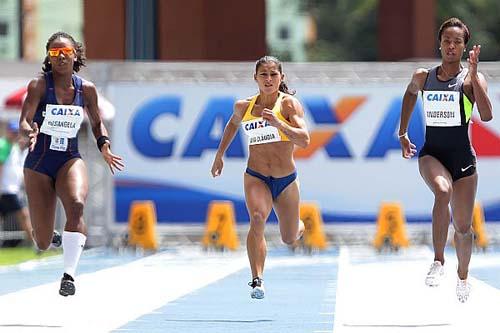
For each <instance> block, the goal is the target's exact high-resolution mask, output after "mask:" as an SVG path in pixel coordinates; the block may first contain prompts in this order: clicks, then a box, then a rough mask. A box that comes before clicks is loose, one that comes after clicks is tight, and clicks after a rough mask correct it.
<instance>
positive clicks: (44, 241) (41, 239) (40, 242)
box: [33, 231, 52, 251]
mask: <svg viewBox="0 0 500 333" xmlns="http://www.w3.org/2000/svg"><path fill="white" fill-rule="evenodd" d="M33 238H34V241H35V243H36V247H37V248H38V249H39V250H41V251H45V250H47V249H48V248H49V246H50V244H51V243H52V234H51V235H50V237H45V236H42V235H40V234H36V232H35V231H33Z"/></svg>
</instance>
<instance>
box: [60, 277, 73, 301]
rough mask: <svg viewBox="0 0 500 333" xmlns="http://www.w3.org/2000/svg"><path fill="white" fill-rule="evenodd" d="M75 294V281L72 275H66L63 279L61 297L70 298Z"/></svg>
mask: <svg viewBox="0 0 500 333" xmlns="http://www.w3.org/2000/svg"><path fill="white" fill-rule="evenodd" d="M74 294H75V280H73V278H72V277H71V275H69V274H66V273H64V275H63V277H62V279H61V287H60V288H59V295H61V296H64V297H66V296H68V295H74Z"/></svg>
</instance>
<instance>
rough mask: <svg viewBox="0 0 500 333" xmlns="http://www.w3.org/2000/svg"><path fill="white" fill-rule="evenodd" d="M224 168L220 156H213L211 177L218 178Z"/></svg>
mask: <svg viewBox="0 0 500 333" xmlns="http://www.w3.org/2000/svg"><path fill="white" fill-rule="evenodd" d="M223 167H224V161H223V160H222V156H219V154H217V155H215V159H214V163H212V170H211V172H212V177H217V176H220V175H221V173H222V168H223Z"/></svg>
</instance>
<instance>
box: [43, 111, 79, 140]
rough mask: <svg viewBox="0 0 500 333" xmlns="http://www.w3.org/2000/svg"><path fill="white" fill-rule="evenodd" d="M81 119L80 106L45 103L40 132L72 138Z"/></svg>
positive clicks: (76, 132)
mask: <svg viewBox="0 0 500 333" xmlns="http://www.w3.org/2000/svg"><path fill="white" fill-rule="evenodd" d="M82 121H83V108H82V107H81V106H77V105H54V104H47V106H46V108H45V119H44V120H43V124H42V127H41V128H40V132H42V133H44V134H47V135H50V136H55V137H57V138H74V137H76V135H77V134H78V130H79V129H80V126H81V124H82Z"/></svg>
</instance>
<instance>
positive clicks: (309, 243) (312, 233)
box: [300, 202, 327, 250]
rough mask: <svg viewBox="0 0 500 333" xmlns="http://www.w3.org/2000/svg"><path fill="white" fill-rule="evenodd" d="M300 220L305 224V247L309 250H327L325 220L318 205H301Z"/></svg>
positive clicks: (306, 203) (312, 203) (311, 203)
mask: <svg viewBox="0 0 500 333" xmlns="http://www.w3.org/2000/svg"><path fill="white" fill-rule="evenodd" d="M300 219H301V220H302V221H303V222H304V225H305V227H306V228H305V230H304V235H303V246H304V247H305V248H307V249H319V250H324V249H326V248H327V242H326V236H325V231H324V230H323V219H322V218H321V211H320V209H319V206H318V204H317V203H314V202H305V203H301V204H300Z"/></svg>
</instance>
